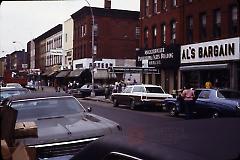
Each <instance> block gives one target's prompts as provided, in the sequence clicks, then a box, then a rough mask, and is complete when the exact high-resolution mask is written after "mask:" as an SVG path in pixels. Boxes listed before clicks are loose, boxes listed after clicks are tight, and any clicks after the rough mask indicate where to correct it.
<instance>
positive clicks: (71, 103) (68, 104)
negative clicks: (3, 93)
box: [11, 97, 84, 120]
mask: <svg viewBox="0 0 240 160" xmlns="http://www.w3.org/2000/svg"><path fill="white" fill-rule="evenodd" d="M11 106H12V107H13V108H15V109H17V110H18V119H19V120H21V119H35V118H37V119H39V118H51V117H56V116H64V115H68V114H75V113H81V112H84V109H83V107H82V106H81V105H80V103H79V102H78V101H77V100H76V99H74V98H69V97H61V98H46V99H35V100H23V101H15V102H12V105H11Z"/></svg>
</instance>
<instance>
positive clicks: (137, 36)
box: [136, 27, 141, 38]
mask: <svg viewBox="0 0 240 160" xmlns="http://www.w3.org/2000/svg"><path fill="white" fill-rule="evenodd" d="M140 33H141V29H140V27H136V38H139V37H140Z"/></svg>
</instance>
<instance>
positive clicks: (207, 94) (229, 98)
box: [165, 89, 240, 118]
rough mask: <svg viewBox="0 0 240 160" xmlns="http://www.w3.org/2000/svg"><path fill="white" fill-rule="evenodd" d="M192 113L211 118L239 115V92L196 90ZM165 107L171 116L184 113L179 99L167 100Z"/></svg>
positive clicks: (181, 101)
mask: <svg viewBox="0 0 240 160" xmlns="http://www.w3.org/2000/svg"><path fill="white" fill-rule="evenodd" d="M195 97H196V100H195V102H194V105H193V106H192V111H193V113H196V114H197V115H200V116H208V117H212V118H217V117H230V116H239V115H240V92H239V91H234V90H229V89H196V90H195ZM165 105H166V107H167V108H168V110H169V111H170V115H171V116H177V115H178V114H179V113H184V112H185V109H184V105H183V100H182V99H181V97H178V98H177V99H176V98H168V99H166V100H165Z"/></svg>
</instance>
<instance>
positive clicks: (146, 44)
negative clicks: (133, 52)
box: [144, 28, 149, 48]
mask: <svg viewBox="0 0 240 160" xmlns="http://www.w3.org/2000/svg"><path fill="white" fill-rule="evenodd" d="M148 34H149V33H148V28H145V29H144V48H148Z"/></svg>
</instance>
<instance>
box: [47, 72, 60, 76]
mask: <svg viewBox="0 0 240 160" xmlns="http://www.w3.org/2000/svg"><path fill="white" fill-rule="evenodd" d="M58 72H59V71H52V72H51V73H50V74H48V75H47V76H48V77H51V76H55V75H56V74H58Z"/></svg>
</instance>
